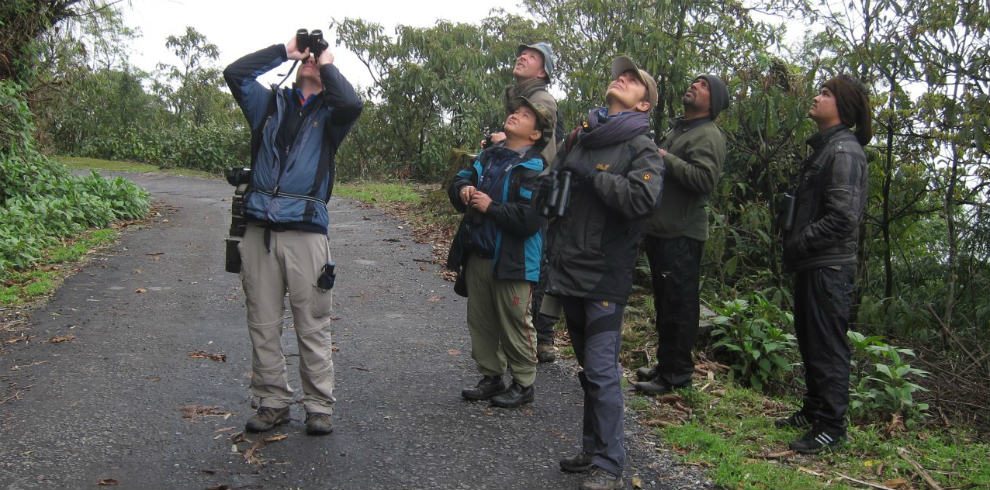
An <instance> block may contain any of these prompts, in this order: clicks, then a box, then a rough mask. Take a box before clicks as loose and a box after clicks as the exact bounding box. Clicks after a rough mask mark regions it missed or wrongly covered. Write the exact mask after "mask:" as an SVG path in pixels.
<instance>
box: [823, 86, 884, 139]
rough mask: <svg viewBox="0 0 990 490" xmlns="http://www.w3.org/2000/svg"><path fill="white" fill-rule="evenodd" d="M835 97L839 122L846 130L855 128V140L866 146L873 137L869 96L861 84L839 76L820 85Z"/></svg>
mask: <svg viewBox="0 0 990 490" xmlns="http://www.w3.org/2000/svg"><path fill="white" fill-rule="evenodd" d="M822 87H825V88H827V89H828V90H829V91H830V92H832V95H833V96H835V107H836V109H838V111H839V121H840V122H842V124H844V125H845V126H846V127H848V128H853V127H855V128H856V139H857V140H858V141H859V144H861V145H866V143H868V142H869V141H870V138H872V137H873V117H872V114H871V113H870V95H869V91H868V90H867V89H866V86H864V85H863V83H862V82H860V81H859V80H856V79H855V78H852V77H850V76H849V75H839V76H837V77H835V78H832V79H830V80H828V81H827V82H825V83H823V84H822Z"/></svg>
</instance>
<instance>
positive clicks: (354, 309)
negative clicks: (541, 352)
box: [0, 174, 710, 489]
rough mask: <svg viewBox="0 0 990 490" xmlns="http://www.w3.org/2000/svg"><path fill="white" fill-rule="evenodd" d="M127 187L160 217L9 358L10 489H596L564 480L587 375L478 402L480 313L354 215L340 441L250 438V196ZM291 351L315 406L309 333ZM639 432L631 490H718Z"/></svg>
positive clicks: (337, 244)
mask: <svg viewBox="0 0 990 490" xmlns="http://www.w3.org/2000/svg"><path fill="white" fill-rule="evenodd" d="M124 176H125V177H127V178H129V179H131V180H133V181H135V182H137V183H138V184H139V185H141V186H143V187H145V188H146V189H148V190H149V191H150V192H151V193H152V197H153V200H154V202H155V203H156V209H157V210H159V213H160V215H158V216H155V217H154V218H153V219H152V220H151V221H150V222H149V223H147V224H145V225H141V226H137V227H131V228H128V229H127V231H126V232H125V233H124V234H123V237H122V239H121V240H120V242H119V243H117V244H115V245H113V246H111V247H109V248H108V249H106V250H104V251H102V252H99V253H98V254H96V256H95V257H94V258H93V259H92V260H91V261H90V262H89V263H88V264H87V265H86V266H84V267H83V268H82V269H81V270H80V271H79V272H78V273H76V274H75V275H73V276H71V277H69V278H68V279H67V280H66V281H65V283H64V284H63V285H62V287H61V288H59V289H58V290H57V292H56V293H55V294H54V297H53V298H52V299H51V301H50V302H49V303H47V304H46V305H45V306H42V307H40V308H39V309H37V310H35V311H34V312H32V315H31V320H30V322H29V324H28V325H27V326H26V329H25V330H23V332H24V333H25V334H26V335H28V336H31V338H30V340H29V341H27V342H18V343H13V344H9V345H4V346H2V349H3V350H2V351H0V402H2V404H0V488H7V489H19V488H93V487H94V486H96V485H97V484H98V483H99V482H101V480H103V481H104V483H116V488H181V489H186V488H188V489H207V488H217V489H220V488H266V489H267V488H325V489H366V488H367V489H378V488H381V489H407V488H408V489H517V488H518V489H558V488H559V489H565V488H577V486H578V485H579V483H580V481H581V476H580V475H573V474H568V473H564V472H561V471H560V470H559V469H558V466H557V460H558V459H559V458H560V457H561V456H565V455H570V454H573V453H575V452H576V451H578V450H579V448H580V420H581V400H582V394H581V388H580V386H579V385H578V381H577V378H576V372H577V366H576V365H575V363H574V362H573V361H569V360H562V361H558V362H557V363H554V364H549V365H540V367H539V373H538V376H537V380H536V385H535V386H536V401H535V402H534V403H532V404H530V405H527V406H525V407H524V408H522V409H517V410H504V409H497V408H495V409H493V408H490V407H489V405H488V404H487V403H484V402H467V401H464V400H463V399H461V397H460V390H461V388H463V387H465V386H469V385H473V384H474V383H475V382H476V381H477V379H478V374H477V372H476V370H475V367H474V362H473V360H472V359H471V355H470V342H469V337H468V332H467V328H466V326H465V324H464V317H465V306H466V302H465V299H463V298H460V297H458V296H457V295H455V294H454V293H453V288H452V286H453V283H450V282H446V281H444V280H443V279H442V278H441V277H440V276H439V274H438V270H439V266H437V265H435V264H433V263H431V256H432V255H431V248H430V245H429V244H419V243H415V242H414V241H413V239H412V236H411V234H410V230H409V228H408V226H404V225H403V224H401V223H400V222H398V221H395V220H393V219H392V218H389V217H387V216H385V215H384V214H383V213H381V212H379V211H376V210H371V209H365V208H362V207H359V206H357V205H356V204H355V203H353V202H351V201H347V200H343V199H338V198H334V199H333V200H332V202H331V204H330V206H329V208H330V216H331V230H330V246H331V253H332V255H333V259H334V260H335V261H336V262H337V274H338V275H337V282H336V286H335V288H334V290H333V294H334V310H333V311H334V313H333V318H334V321H333V324H332V332H333V343H334V346H335V348H336V352H334V364H335V367H336V382H337V384H336V390H335V395H336V397H337V404H336V406H335V412H334V426H335V430H334V432H333V434H331V435H329V436H326V437H312V436H307V435H306V434H305V429H304V426H303V419H304V417H305V413H304V411H303V410H302V407H301V405H299V404H294V405H293V406H292V421H291V422H290V423H289V424H287V425H283V426H280V427H278V428H276V429H275V430H273V431H271V432H269V433H266V434H263V435H264V436H269V437H273V438H274V439H278V440H271V441H269V442H264V441H259V440H258V439H259V436H258V435H254V434H248V435H247V440H241V438H237V437H236V435H237V434H238V433H240V432H241V430H242V428H243V424H244V421H245V420H246V419H247V417H248V416H250V414H251V413H252V412H253V410H252V409H251V407H250V397H249V394H248V389H247V387H248V383H249V376H250V370H251V360H250V343H249V340H248V336H247V331H246V327H245V308H244V296H243V292H242V291H241V288H240V280H239V278H238V276H237V275H236V274H229V273H226V272H224V270H223V259H224V256H223V253H224V252H223V239H224V238H225V236H226V234H227V229H228V225H229V219H230V218H229V208H230V196H231V194H232V188H231V187H230V186H228V185H227V184H226V182H224V181H222V180H207V179H196V178H179V177H167V176H162V175H158V174H125V175H124ZM286 315H287V320H286V325H287V326H290V325H291V315H290V314H289V313H288V312H287V313H286ZM70 334H71V335H72V336H74V339H73V340H71V341H66V342H61V343H52V342H50V339H51V338H53V337H57V336H67V335H70ZM282 339H283V345H284V347H285V351H286V353H287V362H288V364H289V375H290V384H292V386H293V388H295V389H297V397H298V396H301V392H300V391H299V390H298V387H299V381H298V356H297V352H298V349H297V347H296V342H295V335H294V331H293V330H292V329H291V328H286V330H285V332H284V334H283V338H282ZM196 351H203V352H205V353H207V354H223V355H225V356H226V361H225V362H217V361H215V360H211V359H209V358H193V357H190V354H192V353H194V352H196ZM183 408H185V410H186V411H183V410H182V409H183ZM204 410H205V411H206V413H205V414H204V413H203V412H204ZM197 411H198V412H199V413H195V412H197ZM190 415H191V416H190ZM626 426H627V447H628V450H629V455H628V462H627V468H626V473H625V479H626V488H633V486H632V482H633V478H635V479H636V482H638V483H641V485H642V487H643V488H707V487H709V485H710V483H708V482H707V480H705V479H704V478H702V477H701V476H700V473H699V472H698V470H697V468H694V467H687V466H681V465H677V464H675V463H674V462H673V460H672V459H671V458H670V457H669V450H667V449H663V448H662V446H663V444H662V441H659V440H657V438H656V436H655V435H652V434H651V433H650V432H649V431H648V430H646V429H642V428H640V427H639V426H637V425H635V424H632V423H631V422H630V420H629V418H628V417H627V423H626ZM281 436H285V437H284V438H282V437H281ZM252 447H253V448H254V449H253V451H252ZM246 453H250V456H251V457H250V458H246V457H245V454H246Z"/></svg>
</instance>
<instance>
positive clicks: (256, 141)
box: [251, 85, 281, 167]
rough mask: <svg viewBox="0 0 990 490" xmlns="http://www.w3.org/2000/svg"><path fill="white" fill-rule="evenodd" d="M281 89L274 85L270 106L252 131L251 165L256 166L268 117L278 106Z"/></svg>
mask: <svg viewBox="0 0 990 490" xmlns="http://www.w3.org/2000/svg"><path fill="white" fill-rule="evenodd" d="M279 90H281V89H280V88H279V86H278V85H272V97H271V99H270V100H269V101H268V108H267V109H265V115H264V116H263V117H262V118H261V121H262V122H261V124H260V125H259V126H258V128H257V129H256V130H254V131H251V167H254V162H255V161H256V160H257V159H258V150H259V149H261V140H262V139H263V138H262V133H263V132H264V130H265V126H266V125H267V119H268V117H269V116H271V115H272V114H274V113H275V108H276V107H277V106H278V104H277V102H276V101H275V99H276V98H277V97H278V91H279Z"/></svg>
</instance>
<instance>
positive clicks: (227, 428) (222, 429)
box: [213, 427, 237, 432]
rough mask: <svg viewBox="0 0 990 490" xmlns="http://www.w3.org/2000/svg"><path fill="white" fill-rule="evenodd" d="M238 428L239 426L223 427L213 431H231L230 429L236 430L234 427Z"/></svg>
mask: <svg viewBox="0 0 990 490" xmlns="http://www.w3.org/2000/svg"><path fill="white" fill-rule="evenodd" d="M236 428H237V427H221V428H219V429H217V430H215V431H213V432H227V431H229V430H234V429H236Z"/></svg>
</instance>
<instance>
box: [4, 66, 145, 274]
mask: <svg viewBox="0 0 990 490" xmlns="http://www.w3.org/2000/svg"><path fill="white" fill-rule="evenodd" d="M0 115H2V120H3V125H2V126H0V273H2V272H3V271H5V270H7V269H8V268H10V267H24V266H28V265H31V264H32V263H34V262H37V261H38V260H39V259H41V258H42V253H43V252H44V249H45V248H47V247H50V246H52V245H54V244H55V243H56V242H57V241H58V240H59V239H61V238H65V237H70V236H72V235H75V234H78V233H79V232H81V231H83V230H85V229H87V228H90V227H94V226H106V225H107V224H109V223H110V222H112V221H116V220H120V219H134V218H139V217H142V216H144V215H145V214H147V212H148V200H147V194H146V193H145V192H144V191H142V190H140V189H138V188H136V187H135V186H134V184H132V183H130V182H129V181H126V180H123V179H120V178H117V179H113V180H108V179H104V178H102V177H100V176H98V175H95V174H94V175H90V176H88V177H77V176H74V175H72V174H71V173H70V172H69V171H68V169H66V168H65V167H64V166H62V165H60V164H58V163H55V162H53V161H51V160H49V159H48V158H46V157H45V156H43V155H42V154H41V153H39V152H38V151H37V150H36V149H35V147H34V142H33V130H34V128H33V126H32V124H31V117H32V115H31V112H30V110H29V109H28V107H27V104H25V102H24V101H23V100H22V99H21V96H20V87H19V86H18V85H17V84H15V83H13V82H10V81H3V80H0Z"/></svg>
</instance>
